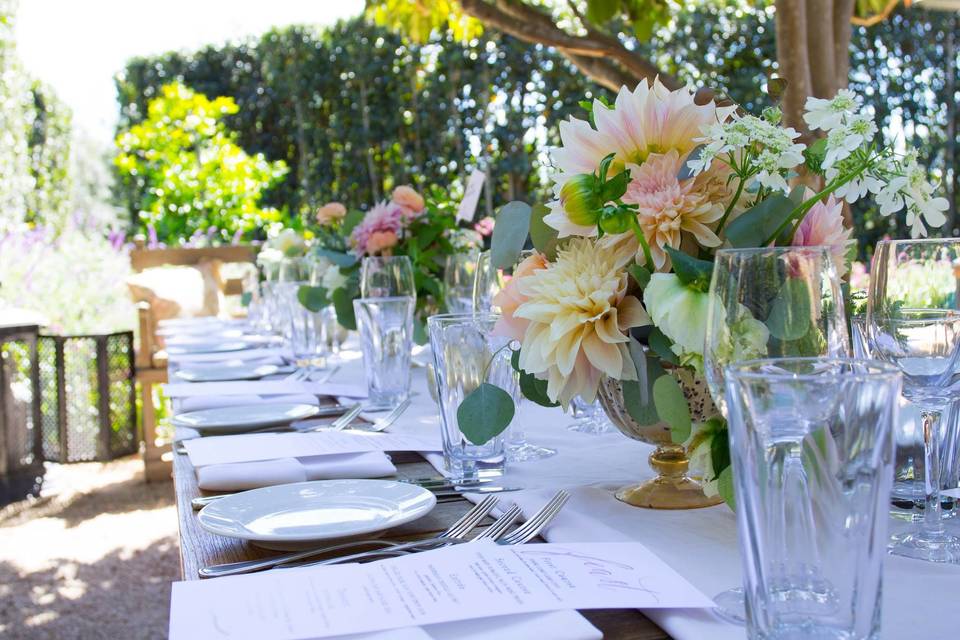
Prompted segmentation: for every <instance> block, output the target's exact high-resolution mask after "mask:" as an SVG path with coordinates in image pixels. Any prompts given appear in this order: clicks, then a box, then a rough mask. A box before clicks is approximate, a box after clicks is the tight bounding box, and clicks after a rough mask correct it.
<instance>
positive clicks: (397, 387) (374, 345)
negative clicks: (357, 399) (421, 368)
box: [353, 296, 414, 411]
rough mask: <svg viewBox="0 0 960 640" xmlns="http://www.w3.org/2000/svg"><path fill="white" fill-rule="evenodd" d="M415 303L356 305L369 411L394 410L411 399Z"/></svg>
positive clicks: (393, 300) (398, 299)
mask: <svg viewBox="0 0 960 640" xmlns="http://www.w3.org/2000/svg"><path fill="white" fill-rule="evenodd" d="M413 307H414V299H413V298H411V297H409V296H395V297H387V298H358V299H356V300H354V301H353V310H354V313H355V314H356V316H357V329H358V330H359V332H360V344H361V347H362V350H363V368H364V372H365V373H366V376H367V403H366V404H365V407H366V408H368V409H369V410H373V411H376V410H384V409H392V408H393V407H395V406H397V405H398V404H400V403H401V402H403V401H404V400H406V399H407V396H409V395H410V349H411V347H412V342H413Z"/></svg>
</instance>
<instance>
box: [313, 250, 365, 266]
mask: <svg viewBox="0 0 960 640" xmlns="http://www.w3.org/2000/svg"><path fill="white" fill-rule="evenodd" d="M314 253H315V254H316V255H318V256H321V257H324V258H326V259H327V260H329V261H330V262H332V263H333V264H335V265H337V266H338V267H352V266H353V265H355V264H357V262H358V260H357V256H355V255H353V254H352V253H343V252H342V251H331V250H330V249H319V248H318V249H314Z"/></svg>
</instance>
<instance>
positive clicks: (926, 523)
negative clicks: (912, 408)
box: [867, 238, 960, 564]
mask: <svg viewBox="0 0 960 640" xmlns="http://www.w3.org/2000/svg"><path fill="white" fill-rule="evenodd" d="M958 259H960V239H934V238H931V239H926V240H894V241H889V240H888V241H883V242H880V243H879V244H878V245H877V249H876V252H875V253H874V255H873V263H872V266H871V269H870V273H871V274H872V276H871V278H870V289H869V293H868V298H867V333H868V344H869V347H870V351H871V353H872V354H873V356H874V357H875V358H877V359H878V360H883V361H886V362H889V363H891V364H894V365H896V366H897V367H898V368H899V369H900V370H901V371H902V372H903V376H904V379H903V395H904V397H905V398H907V399H908V400H910V401H911V402H913V404H915V405H916V406H917V407H918V408H919V409H920V422H919V424H918V429H919V434H920V437H921V438H922V440H923V450H924V459H923V485H924V493H925V495H924V506H923V519H922V520H921V521H920V523H919V525H918V526H915V527H913V528H912V529H911V530H910V531H908V532H906V533H903V534H899V535H896V536H894V537H893V538H892V539H891V543H890V552H891V553H893V554H896V555H902V556H906V557H909V558H917V559H920V560H927V561H929V562H945V563H951V564H960V538H958V537H957V536H954V535H951V534H949V533H947V532H946V530H945V529H944V524H943V519H942V512H941V501H940V491H941V487H942V484H943V480H942V478H941V470H942V467H941V460H940V458H941V451H940V445H941V443H942V442H956V434H955V433H953V431H955V429H956V426H957V425H956V422H954V421H950V420H941V419H940V417H941V414H942V413H943V411H944V410H945V409H947V408H948V407H949V405H950V404H951V403H952V402H953V401H955V400H957V399H958V398H960V376H958V372H957V365H958V356H960V312H958V311H957V308H956V307H957V298H956V289H955V287H956V280H955V277H956V276H955V275H954V264H956V263H957V261H958ZM945 429H949V430H950V432H947V433H944V430H945Z"/></svg>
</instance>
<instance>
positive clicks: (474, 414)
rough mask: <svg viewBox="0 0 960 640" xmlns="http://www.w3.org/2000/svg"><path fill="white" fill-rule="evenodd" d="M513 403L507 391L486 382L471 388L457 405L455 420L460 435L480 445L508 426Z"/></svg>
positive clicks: (512, 412) (512, 411)
mask: <svg viewBox="0 0 960 640" xmlns="http://www.w3.org/2000/svg"><path fill="white" fill-rule="evenodd" d="M514 411H515V407H514V404H513V398H512V397H511V396H510V394H509V393H507V392H506V391H504V390H503V389H501V388H500V387H498V386H495V385H492V384H490V383H489V382H484V383H482V384H481V385H480V386H479V387H477V388H476V389H474V390H473V391H471V392H470V393H469V394H467V395H466V397H464V399H463V401H462V402H460V406H459V407H457V424H458V425H459V427H460V432H461V433H463V435H464V437H465V438H466V439H467V440H469V441H470V442H471V443H473V444H475V445H481V444H484V443H486V442H489V441H490V440H492V439H493V438H495V437H497V436H498V435H500V434H501V433H503V431H504V430H505V429H506V428H507V427H508V426H510V421H511V420H513V414H514Z"/></svg>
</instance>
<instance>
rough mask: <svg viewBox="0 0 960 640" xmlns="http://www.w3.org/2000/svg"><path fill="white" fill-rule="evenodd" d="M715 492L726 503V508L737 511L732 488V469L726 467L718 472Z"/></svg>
mask: <svg viewBox="0 0 960 640" xmlns="http://www.w3.org/2000/svg"><path fill="white" fill-rule="evenodd" d="M717 491H718V492H719V493H720V497H721V498H723V501H724V502H726V503H727V506H728V507H730V508H731V509H733V510H734V511H736V510H737V500H736V490H735V489H734V486H733V467H732V466H731V467H727V468H726V469H724V470H723V471H721V472H720V478H718V480H717Z"/></svg>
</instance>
